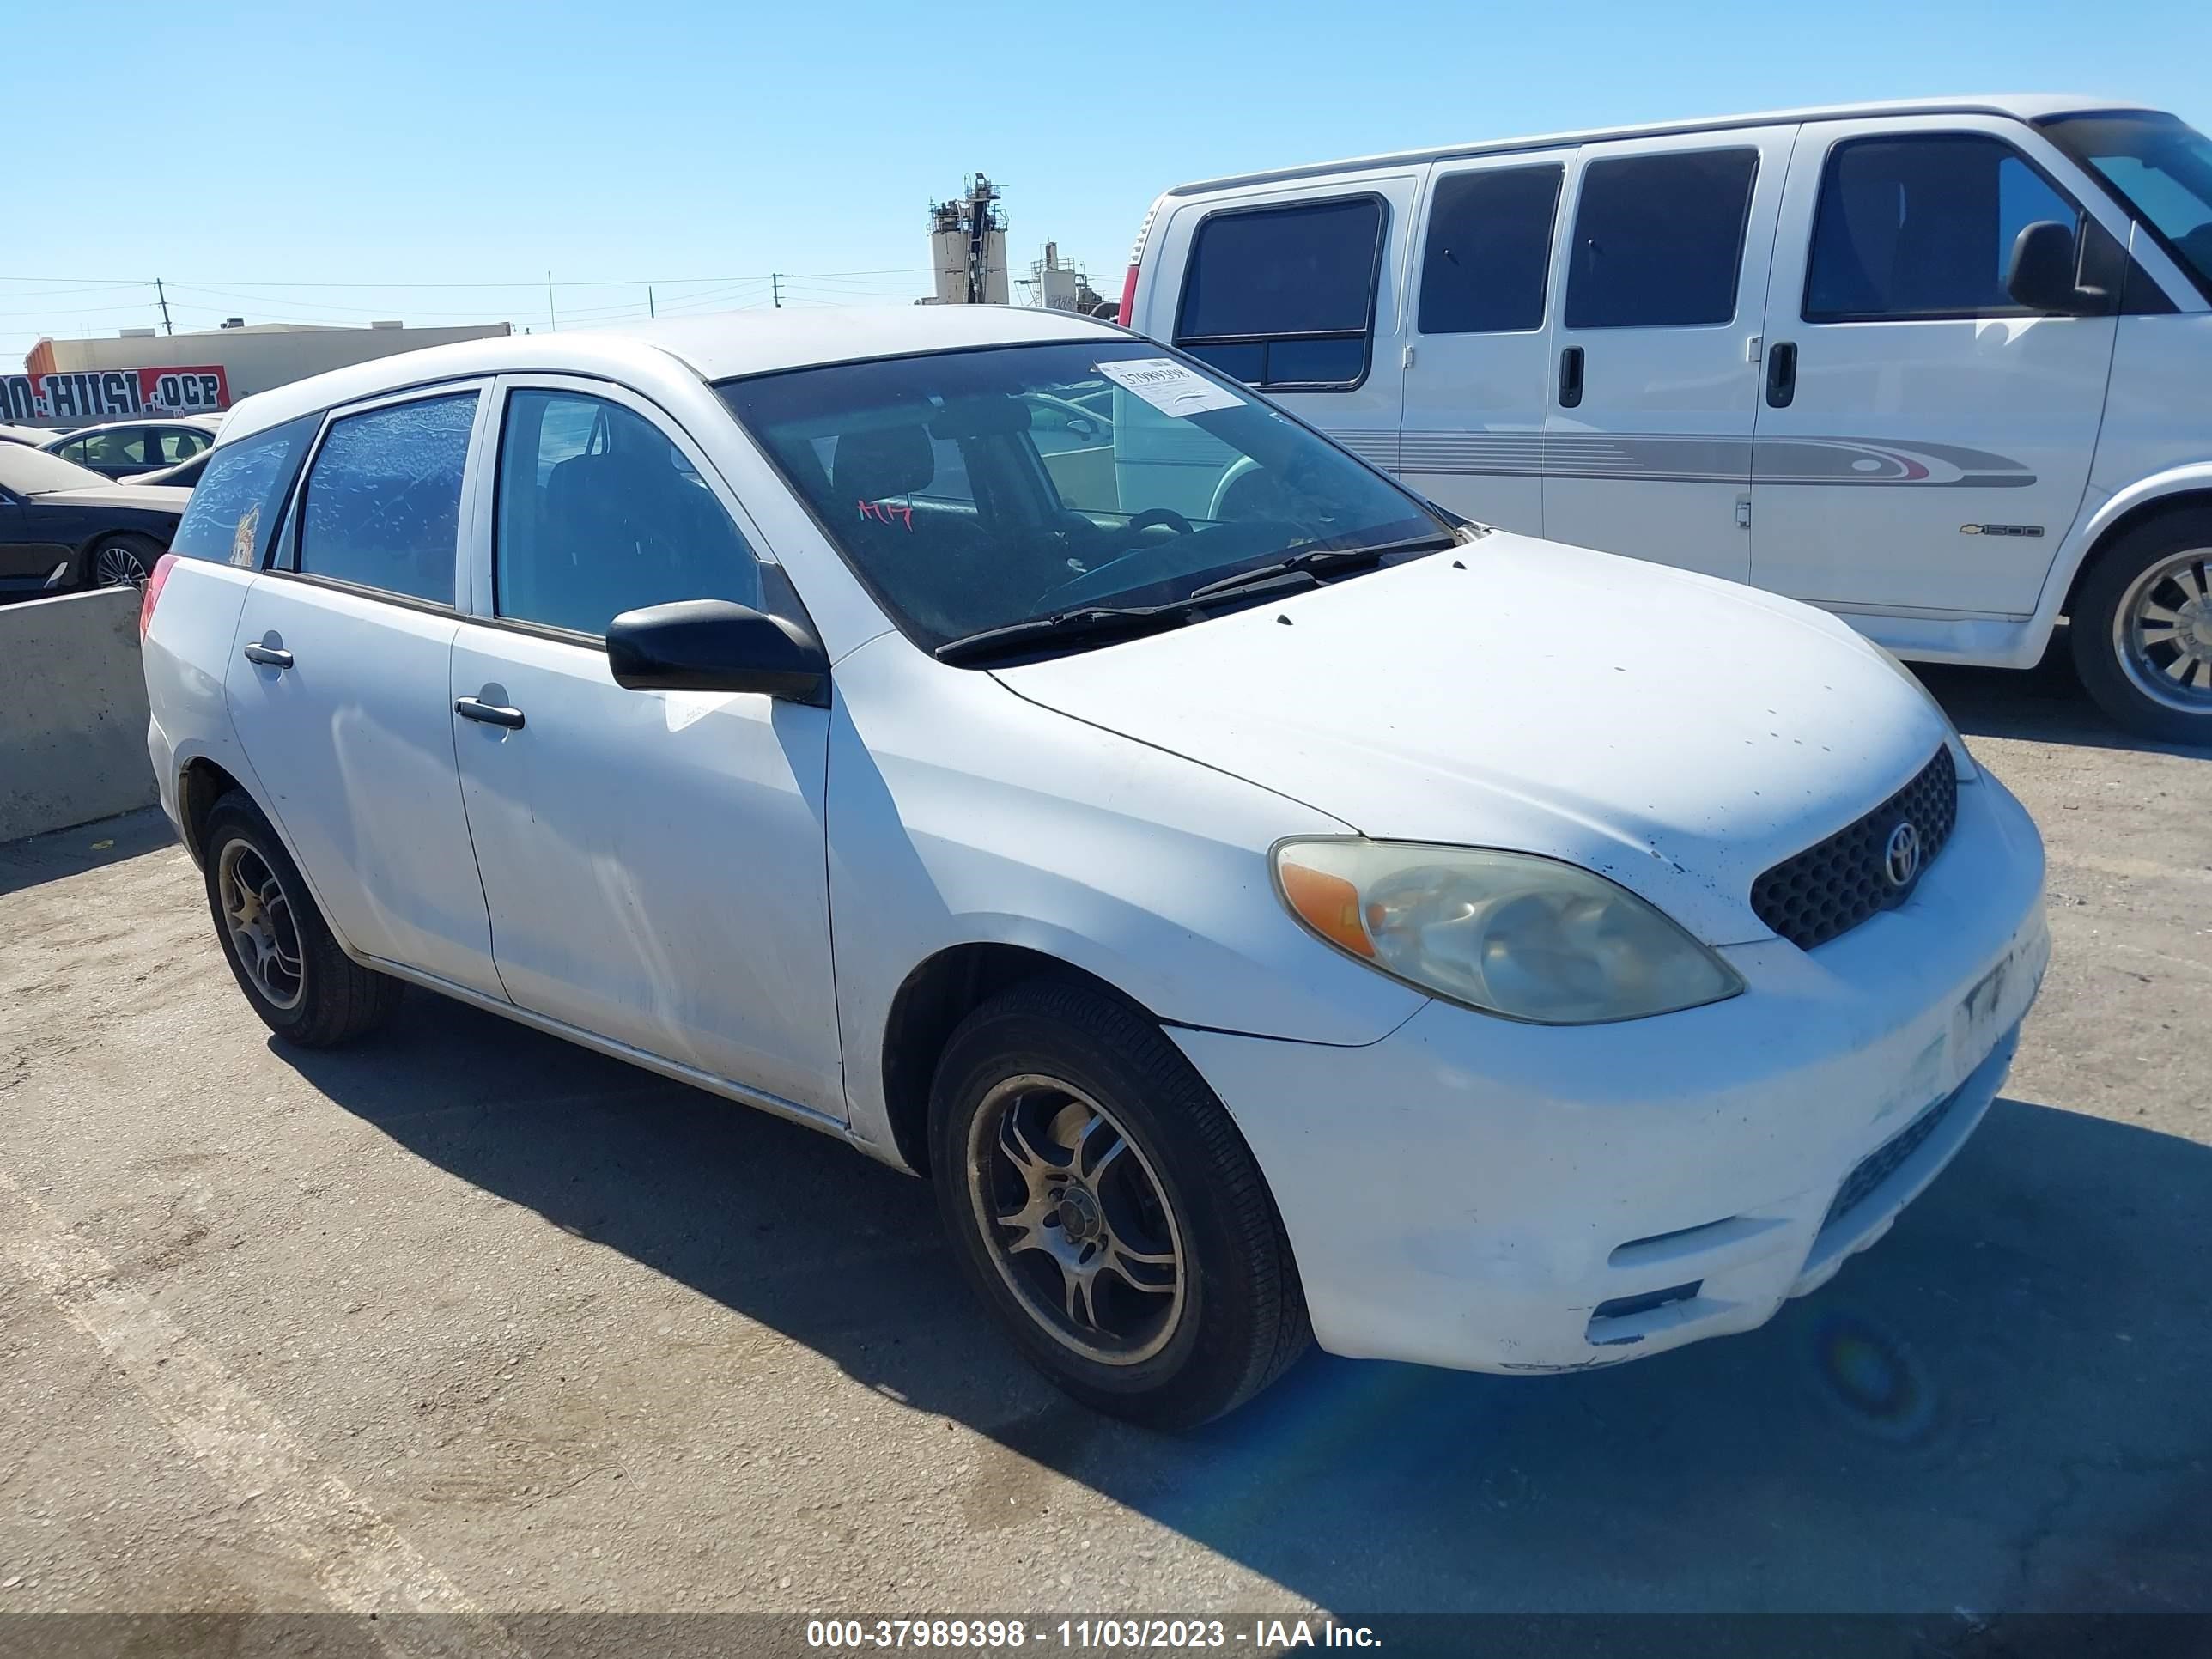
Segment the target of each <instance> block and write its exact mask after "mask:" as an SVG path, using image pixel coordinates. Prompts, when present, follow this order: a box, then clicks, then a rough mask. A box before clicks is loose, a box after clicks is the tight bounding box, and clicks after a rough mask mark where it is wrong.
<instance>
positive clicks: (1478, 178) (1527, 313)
mask: <svg viewBox="0 0 2212 1659" xmlns="http://www.w3.org/2000/svg"><path fill="white" fill-rule="evenodd" d="M1564 173H1565V168H1564V167H1557V166H1553V167H1500V168H1498V169H1496V170H1494V171H1492V170H1485V171H1480V172H1475V173H1447V174H1446V175H1444V176H1443V178H1440V179H1437V187H1436V191H1435V194H1434V197H1433V199H1432V201H1431V205H1430V208H1429V240H1428V247H1427V250H1426V252H1424V253H1423V255H1422V257H1421V312H1420V329H1421V332H1422V333H1424V334H1505V333H1512V332H1516V331H1527V330H1529V329H1537V328H1541V327H1543V325H1544V281H1545V277H1546V275H1547V271H1548V270H1549V268H1550V265H1551V263H1552V227H1553V222H1554V221H1555V220H1556V219H1557V218H1558V216H1559V180H1560V179H1561V177H1562V176H1563V175H1564Z"/></svg>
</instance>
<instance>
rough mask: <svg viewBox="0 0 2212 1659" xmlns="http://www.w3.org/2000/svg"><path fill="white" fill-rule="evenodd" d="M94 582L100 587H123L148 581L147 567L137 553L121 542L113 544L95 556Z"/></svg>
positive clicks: (93, 566)
mask: <svg viewBox="0 0 2212 1659" xmlns="http://www.w3.org/2000/svg"><path fill="white" fill-rule="evenodd" d="M92 580H93V581H94V584H95V585H97V586H100V587H121V586H124V585H125V583H126V582H143V581H144V580H146V567H145V566H144V565H143V564H142V563H141V562H139V558H138V556H137V553H135V552H133V551H132V550H131V549H130V548H128V547H126V546H125V545H124V544H122V543H121V542H111V543H109V544H107V545H106V547H103V548H101V549H100V551H99V552H98V553H96V554H94V556H93V561H92Z"/></svg>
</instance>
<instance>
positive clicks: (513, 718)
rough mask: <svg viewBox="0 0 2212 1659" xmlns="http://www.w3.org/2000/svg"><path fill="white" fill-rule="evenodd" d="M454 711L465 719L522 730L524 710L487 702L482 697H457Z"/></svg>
mask: <svg viewBox="0 0 2212 1659" xmlns="http://www.w3.org/2000/svg"><path fill="white" fill-rule="evenodd" d="M453 712H454V713H455V714H459V716H460V717H461V718H462V719H463V720H481V721H483V723H484V724H485V725H486V726H505V727H507V730H508V731H510V732H520V730H522V711H521V710H520V708H505V707H503V706H502V705H501V704H499V703H495V702H484V701H483V699H482V698H481V697H456V698H455V699H454V700H453Z"/></svg>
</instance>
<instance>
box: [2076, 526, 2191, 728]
mask: <svg viewBox="0 0 2212 1659" xmlns="http://www.w3.org/2000/svg"><path fill="white" fill-rule="evenodd" d="M2199 549H2202V550H2204V557H2203V559H2202V560H2201V561H2198V562H2197V564H2196V567H2195V568H2196V580H2197V581H2198V582H2200V583H2202V582H2204V581H2207V580H2212V513H2208V512H2203V511H2201V510H2199V511H2191V512H2185V513H2170V514H2167V515H2166V516H2164V517H2161V518H2157V519H2154V520H2151V521H2150V522H2148V524H2142V525H2138V526H2136V527H2135V528H2134V529H2132V530H2130V531H2128V532H2126V533H2125V534H2124V535H2122V536H2120V537H2119V538H2118V539H2116V540H2115V541H2113V542H2112V544H2110V545H2109V546H2107V547H2106V548H2105V549H2104V550H2102V551H2101V552H2100V553H2099V554H2098V555H2097V562H2096V563H2095V564H2093V566H2091V567H2090V569H2089V573H2088V574H2087V576H2085V577H2083V578H2082V581H2081V590H2080V592H2077V593H2076V594H2075V596H2074V605H2073V607H2072V627H2071V632H2072V635H2073V650H2074V667H2075V672H2076V673H2078V674H2079V675H2080V676H2081V684H2083V685H2084V686H2085V687H2087V690H2088V692H2089V695H2090V696H2092V697H2093V698H2095V699H2096V701H2097V705H2098V707H2099V708H2102V709H2103V710H2104V711H2105V712H2106V714H2109V715H2111V716H2112V719H2113V720H2116V721H2118V723H2119V724H2120V725H2121V726H2124V727H2125V728H2127V729H2128V730H2129V731H2130V732H2139V733H2141V734H2142V736H2144V737H2148V738H2158V739H2160V740H2161V741H2163V742H2166V743H2183V744H2212V670H2208V669H2206V668H2204V667H2203V666H2198V667H2197V668H2196V669H2195V670H2194V672H2195V674H2196V684H2194V685H2193V686H2190V687H2187V688H2181V689H2179V690H2175V691H2172V692H2169V693H2168V696H2170V697H2172V698H2174V699H2175V701H2161V700H2160V698H2158V697H2154V696H2152V695H2151V694H2150V693H2149V692H2148V691H2146V690H2143V689H2142V687H2141V686H2140V685H2138V684H2137V683H2136V678H2135V676H2134V675H2133V674H2131V673H2130V653H2129V649H2128V647H2127V646H2126V645H2125V644H2124V643H2123V641H2122V638H2121V635H2122V631H2123V630H2122V626H2121V624H2122V622H2123V618H2122V616H2121V609H2122V607H2123V606H2124V605H2129V606H2130V608H2132V605H2131V600H2130V594H2131V593H2132V592H2134V590H2135V589H2136V586H2137V584H2138V582H2139V581H2140V580H2142V578H2143V577H2144V576H2145V575H2146V574H2148V573H2149V572H2151V571H2154V570H2155V569H2156V568H2158V567H2160V566H2161V565H2164V564H2166V562H2168V561H2170V560H2172V559H2174V558H2176V557H2178V556H2181V555H2183V554H2185V553H2189V552H2191V551H2194V550H2199ZM2167 597H2169V598H2171V597H2172V595H2170V594H2169V595H2168V596H2167ZM2169 649H2170V647H2169ZM2137 671H2138V672H2141V671H2142V667H2141V665H2137ZM2189 693H2194V694H2196V695H2194V696H2191V695H2187V694H2189ZM2177 702H2179V703H2181V704H2184V705H2185V704H2187V703H2189V702H2199V703H2201V704H2202V707H2201V708H2200V709H2198V710H2196V711H2194V712H2192V710H2191V708H2188V707H2186V706H2176V703H2177Z"/></svg>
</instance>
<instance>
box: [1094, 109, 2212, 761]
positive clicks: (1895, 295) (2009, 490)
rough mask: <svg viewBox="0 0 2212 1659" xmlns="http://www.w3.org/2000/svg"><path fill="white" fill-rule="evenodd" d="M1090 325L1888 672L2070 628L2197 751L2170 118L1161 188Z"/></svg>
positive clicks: (1452, 163)
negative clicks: (1748, 596) (1653, 564)
mask: <svg viewBox="0 0 2212 1659" xmlns="http://www.w3.org/2000/svg"><path fill="white" fill-rule="evenodd" d="M1122 320H1123V321H1124V322H1125V323H1126V324H1127V325H1129V326H1130V327H1132V328H1133V329H1135V330H1137V331H1139V332H1142V333H1145V334H1148V335H1151V336H1153V337H1156V338H1158V339H1160V340H1163V341H1167V342H1170V343H1173V344H1175V345H1176V346H1178V347H1180V348H1181V349H1183V350H1185V351H1187V352H1188V353H1189V354H1190V355H1192V356H1195V357H1199V358H1201V359H1203V360H1205V361H1206V362H1208V363H1211V364H1212V365H1214V366H1215V367H1217V368H1220V369H1223V370H1225V371H1226V372H1228V373H1230V374H1233V375H1235V376H1237V378H1239V379H1241V380H1244V381H1246V382H1247V383H1249V384H1250V385H1252V386H1259V387H1263V388H1265V389H1266V390H1267V392H1270V393H1271V394H1273V396H1275V397H1276V398H1279V399H1280V400H1281V401H1283V402H1284V403H1285V404H1287V405H1288V406H1289V407H1291V409H1293V410H1296V411H1297V412H1298V413H1299V414H1301V415H1302V416H1304V417H1305V418H1306V419H1307V420H1309V421H1310V422H1313V423H1314V424H1315V425H1316V426H1317V427H1320V428H1322V429H1323V430H1324V431H1326V432H1327V433H1328V435H1330V436H1332V437H1334V438H1335V439H1336V440H1338V441H1340V442H1341V443H1343V444H1345V445H1346V446H1347V447H1351V448H1352V449H1354V450H1355V451H1357V452H1358V453H1360V454H1361V455H1363V456H1364V457H1366V458H1367V459H1370V460H1371V461H1373V462H1375V463H1376V465H1380V466H1383V467H1384V468H1387V469H1389V471H1393V472H1395V473H1396V474H1397V475H1398V476H1399V477H1401V478H1402V479H1403V480H1404V481H1405V482H1406V483H1408V484H1411V485H1412V486H1413V487H1414V488H1416V489H1419V490H1420V491H1421V492H1423V493H1424V494H1425V495H1428V496H1429V497H1430V498H1431V499H1432V500H1433V501H1436V502H1437V503H1438V504H1439V505H1441V506H1443V507H1448V508H1449V509H1451V510H1453V511H1455V512H1458V513H1464V514H1466V515H1468V516H1469V517H1472V518H1475V519H1479V520H1484V521H1486V522H1489V523H1492V524H1496V525H1498V526H1504V527H1505V528H1508V529H1512V530H1518V531H1525V532H1528V533H1530V534H1534V535H1541V536H1544V537H1547V538H1550V539H1552V540H1553V541H1565V542H1577V543H1582V544H1587V545H1589V546H1592V547H1598V548H1605V549H1610V550H1617V551H1620V552H1625V553H1632V554H1634V555H1636V556H1639V557H1644V558H1650V559H1656V560H1660V561H1662V562H1667V563H1671V564H1676V565H1680V566H1684V567H1686V568H1692V569H1696V570H1701V571H1705V572H1709V573H1711V574H1716V575H1720V576H1725V577H1728V578H1730V579H1732V580H1736V581H1743V582H1750V583H1752V584H1753V585H1755V586H1759V587H1765V588H1770V589H1772V590H1773V591H1774V592H1779V593H1786V594H1789V595H1790V596H1792V597H1793V598H1796V599H1805V600H1808V601H1810V602H1812V603H1814V604H1815V605H1821V606H1824V607H1826V609H1828V610H1830V611H1835V612H1837V613H1838V614H1839V615H1841V616H1843V617H1845V618H1847V619H1848V620H1849V621H1850V623H1853V624H1854V625H1855V626H1856V627H1857V628H1858V629H1861V630H1862V631H1863V632H1864V633H1866V634H1867V635H1870V636H1871V637H1873V638H1874V639H1875V640H1877V641H1880V642H1881V644H1883V645H1885V646H1887V647H1889V648H1890V649H1891V650H1893V651H1894V652H1895V653H1898V654H1899V655H1900V656H1904V657H1908V658H1912V659H1918V660H1923V661H1930V662H1956V663H1972V664H1981V665H1991V666H2002V667H2027V666H2031V665H2033V664H2034V663H2035V662H2037V661H2038V660H2039V659H2040V658H2041V657H2042V655H2043V653H2044V649H2045V646H2046V645H2047V644H2048V642H2049V641H2050V638H2051V629H2052V627H2053V625H2054V624H2055V623H2056V622H2057V618H2058V617H2062V616H2065V617H2069V618H2071V620H2072V623H2073V627H2072V635H2073V640H2074V650H2075V659H2076V661H2077V662H2078V663H2079V665H2080V668H2081V677H2082V678H2083V680H2084V681H2085V682H2086V683H2087V686H2088V688H2089V690H2091V692H2092V693H2093V695H2094V696H2096V698H2097V700H2098V701H2099V702H2100V703H2101V704H2103V706H2104V707H2105V708H2106V709H2107V710H2108V711H2109V712H2110V713H2111V714H2113V715H2114V716H2115V717H2117V718H2118V719H2119V720H2121V721H2123V722H2124V724H2126V725H2128V726H2131V727H2133V728H2135V729H2136V730H2137V731H2139V732H2145V733H2148V734H2151V735H2154V736H2157V737H2160V738H2169V739H2173V740H2178V741H2182V742H2212V390H2208V388H2212V143H2208V141H2207V140H2206V139H2205V138H2204V137H2203V136H2202V135H2201V134H2199V133H2197V132H2196V131H2193V130H2191V128H2190V127H2188V126H2187V125H2184V124H2183V123H2182V122H2180V121H2179V120H2178V119H2176V118H2174V117H2172V116H2171V115H2166V114H2161V113H2159V112H2154V111H2150V110H2142V109H2115V108H2112V107H2110V106H2108V105H2105V104H2100V103H2097V102H2094V101H2092V100H2080V99H2059V98H2051V97H2027V98H1990V99H1961V100H1956V101H1943V102H1929V103H1912V104H1869V105H1857V106H1846V107H1840V108H1833V109H1816V110H1796V111H1790V112H1782V113H1778V114H1771V115H1759V116H1743V117H1735V118H1726V119H1716V120H1706V121H1694V122H1685V123H1681V124H1679V125H1668V126H1654V127H1638V128H1633V129H1622V130H1617V131H1600V132H1580V133H1565V134H1560V135H1559V136H1556V137H1542V138H1522V139H1512V140H1508V141H1504V142H1499V143H1486V144H1473V145H1468V146H1465V147H1463V148H1459V149H1438V150H1423V151H1417V152H1408V153H1407V154H1404V155H1389V156H1382V157H1378V158H1375V159H1371V160H1366V161H1347V162H1341V163H1336V164H1333V165H1329V166H1321V167H1286V168H1283V169H1281V170H1279V171H1276V172H1272V173H1254V174H1250V175H1248V176H1246V177H1243V178H1236V179H1216V180H1213V181H1211V182H1208V183H1205V184H1197V185H1184V186H1182V187H1181V188H1179V189H1176V190H1171V191H1168V192H1167V193H1166V194H1164V196H1162V197H1160V198H1159V199H1158V201H1157V202H1156V203H1154V204H1153V206H1152V211H1151V213H1150V214H1149V215H1147V216H1146V221H1145V225H1144V228H1143V229H1142V231H1140V232H1139V235H1138V240H1137V247H1136V252H1135V257H1134V258H1133V262H1132V264H1131V268H1130V270H1129V278H1128V283H1127V287H1126V288H1125V289H1124V293H1123V305H1122ZM1233 482H1234V481H1232V485H1233ZM1213 505H1215V506H1217V507H1223V508H1225V509H1227V510H1230V511H1231V512H1233V511H1234V508H1235V503H1233V502H1223V503H1215V504H1213ZM1550 621H1551V622H1552V623H1553V625H1554V626H1558V627H1559V628H1561V629H1564V630H1566V631H1570V632H1571V629H1572V628H1573V621H1572V619H1571V618H1570V617H1557V618H1552V619H1550Z"/></svg>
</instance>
